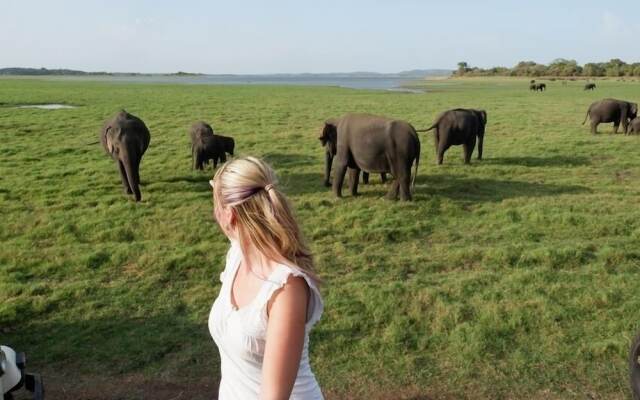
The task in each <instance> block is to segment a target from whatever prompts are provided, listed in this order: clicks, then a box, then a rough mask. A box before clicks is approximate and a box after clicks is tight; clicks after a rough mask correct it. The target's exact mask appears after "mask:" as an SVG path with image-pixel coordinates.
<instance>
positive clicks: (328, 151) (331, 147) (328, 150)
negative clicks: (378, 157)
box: [319, 137, 387, 187]
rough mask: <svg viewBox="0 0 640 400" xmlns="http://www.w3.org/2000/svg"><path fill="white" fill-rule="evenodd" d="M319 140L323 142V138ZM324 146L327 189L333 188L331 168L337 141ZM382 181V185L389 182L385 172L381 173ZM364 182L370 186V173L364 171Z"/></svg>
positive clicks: (325, 143)
mask: <svg viewBox="0 0 640 400" xmlns="http://www.w3.org/2000/svg"><path fill="white" fill-rule="evenodd" d="M319 139H320V141H322V137H320V138H319ZM322 145H323V146H324V148H325V160H326V168H325V171H324V185H325V186H326V187H330V186H331V166H332V164H333V157H335V155H336V145H335V140H330V141H324V142H323V143H322ZM380 179H381V180H382V183H385V182H386V181H387V174H386V173H384V172H383V173H381V174H380ZM362 182H364V184H365V185H367V184H369V173H368V172H367V171H362Z"/></svg>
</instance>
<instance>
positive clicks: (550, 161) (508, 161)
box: [480, 156, 591, 167]
mask: <svg viewBox="0 0 640 400" xmlns="http://www.w3.org/2000/svg"><path fill="white" fill-rule="evenodd" d="M480 163H483V164H485V163H486V164H497V165H520V166H523V167H579V166H586V165H590V164H591V163H590V161H589V158H587V157H579V156H551V157H496V158H486V159H484V160H482V161H480Z"/></svg>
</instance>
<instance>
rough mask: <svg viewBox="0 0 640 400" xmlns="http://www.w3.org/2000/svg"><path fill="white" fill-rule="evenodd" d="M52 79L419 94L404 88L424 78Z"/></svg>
mask: <svg viewBox="0 0 640 400" xmlns="http://www.w3.org/2000/svg"><path fill="white" fill-rule="evenodd" d="M46 79H53V80H81V81H88V80H90V81H104V82H123V83H136V82H137V83H170V84H188V85H299V86H337V87H343V88H350V89H371V90H391V91H403V92H416V93H420V92H422V91H421V90H416V89H411V88H407V87H405V86H406V85H410V84H411V83H415V82H416V81H420V80H422V79H424V78H399V77H386V76H382V77H352V76H344V77H341V76H320V75H311V74H310V75H189V76H175V75H114V76H101V75H95V76H47V77H46Z"/></svg>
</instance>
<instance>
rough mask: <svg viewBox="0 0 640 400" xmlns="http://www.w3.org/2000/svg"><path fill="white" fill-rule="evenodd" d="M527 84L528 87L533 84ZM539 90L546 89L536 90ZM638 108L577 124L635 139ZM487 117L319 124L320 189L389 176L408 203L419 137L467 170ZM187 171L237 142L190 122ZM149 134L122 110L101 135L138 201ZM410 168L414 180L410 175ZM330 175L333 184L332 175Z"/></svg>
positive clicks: (353, 187) (597, 110) (464, 112)
mask: <svg viewBox="0 0 640 400" xmlns="http://www.w3.org/2000/svg"><path fill="white" fill-rule="evenodd" d="M532 84H533V83H532ZM542 85H544V84H542ZM637 114H638V104H637V103H632V102H628V101H623V100H616V99H603V100H600V101H597V102H594V103H593V104H591V105H590V106H589V108H588V110H587V115H586V118H585V120H584V121H583V122H582V123H583V124H584V123H585V122H586V120H587V119H588V118H590V119H591V132H592V133H594V134H595V133H596V132H597V127H598V124H600V123H610V122H613V124H614V125H613V131H614V133H617V131H618V127H619V126H620V125H622V128H623V130H624V132H625V134H628V133H640V118H638V116H637ZM486 125H487V112H486V111H484V110H475V109H463V108H456V109H452V110H447V111H445V112H443V113H441V114H440V115H439V116H438V117H437V118H436V120H435V122H434V123H433V124H432V125H431V126H430V127H428V128H426V129H421V130H416V129H415V128H414V127H413V126H412V125H411V124H410V123H409V122H406V121H403V120H399V119H392V118H387V117H382V116H376V115H370V114H346V115H344V116H342V117H340V118H330V119H328V120H326V121H325V123H324V127H323V128H322V133H321V135H320V137H319V140H320V142H321V144H322V146H323V147H324V149H325V171H324V184H325V186H332V190H333V193H334V195H335V196H336V197H342V185H343V183H344V178H345V175H346V174H347V172H349V177H348V183H349V188H350V192H351V195H352V196H357V194H358V183H359V178H360V172H362V173H363V181H364V183H368V179H369V174H370V173H376V174H381V178H382V181H383V182H385V181H386V179H387V178H386V177H387V174H389V175H390V176H391V177H392V182H391V184H390V187H389V191H388V193H387V198H388V199H392V200H396V199H398V197H399V198H400V199H401V200H411V198H412V192H413V189H414V187H415V180H416V176H417V174H418V165H419V162H420V138H419V136H418V132H429V131H433V136H434V144H435V153H436V159H437V163H438V164H442V163H443V161H444V154H445V152H446V151H447V150H448V149H449V148H450V147H451V146H460V145H461V146H462V147H463V154H464V162H465V164H469V163H470V162H471V156H472V153H473V150H474V149H475V146H476V144H477V145H478V160H482V151H483V144H484V134H485V128H486ZM189 136H190V138H191V158H192V168H193V169H199V170H202V169H204V167H205V165H207V164H208V162H209V161H210V160H211V161H212V164H213V168H216V167H217V165H218V163H219V162H221V163H224V162H226V160H227V156H226V155H227V154H229V155H231V156H233V154H234V148H235V141H234V139H233V138H231V137H227V136H222V135H218V134H215V133H214V131H213V128H212V127H211V126H210V125H209V124H207V123H205V122H196V123H194V124H193V125H192V126H191V128H190V130H189ZM150 138H151V137H150V133H149V129H148V128H147V126H146V125H145V124H144V122H143V121H142V120H141V119H140V118H138V117H136V116H135V115H132V114H129V113H128V112H126V111H125V110H121V111H119V112H118V113H117V114H116V115H115V116H114V117H113V118H111V119H109V120H107V121H106V122H105V124H104V126H103V128H102V130H101V132H100V141H101V143H102V146H103V147H104V150H105V151H106V152H107V153H108V154H109V155H110V156H111V157H112V158H113V159H114V161H115V162H116V165H117V166H118V170H119V172H120V178H121V180H122V185H123V188H124V191H125V193H127V194H133V195H134V197H135V200H136V201H140V200H141V198H142V196H141V194H140V175H139V169H140V162H141V160H142V156H143V155H144V153H145V151H146V150H147V148H148V147H149V142H150ZM412 167H413V173H412V171H411V169H412ZM332 168H333V169H335V171H334V173H335V176H334V179H333V183H331V170H332Z"/></svg>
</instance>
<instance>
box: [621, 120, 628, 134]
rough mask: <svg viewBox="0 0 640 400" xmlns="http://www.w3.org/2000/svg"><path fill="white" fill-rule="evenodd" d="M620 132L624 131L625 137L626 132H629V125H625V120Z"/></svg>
mask: <svg viewBox="0 0 640 400" xmlns="http://www.w3.org/2000/svg"><path fill="white" fill-rule="evenodd" d="M622 130H623V131H624V134H625V135H626V134H627V132H628V131H629V124H628V123H627V120H626V119H625V120H624V121H622Z"/></svg>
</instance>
